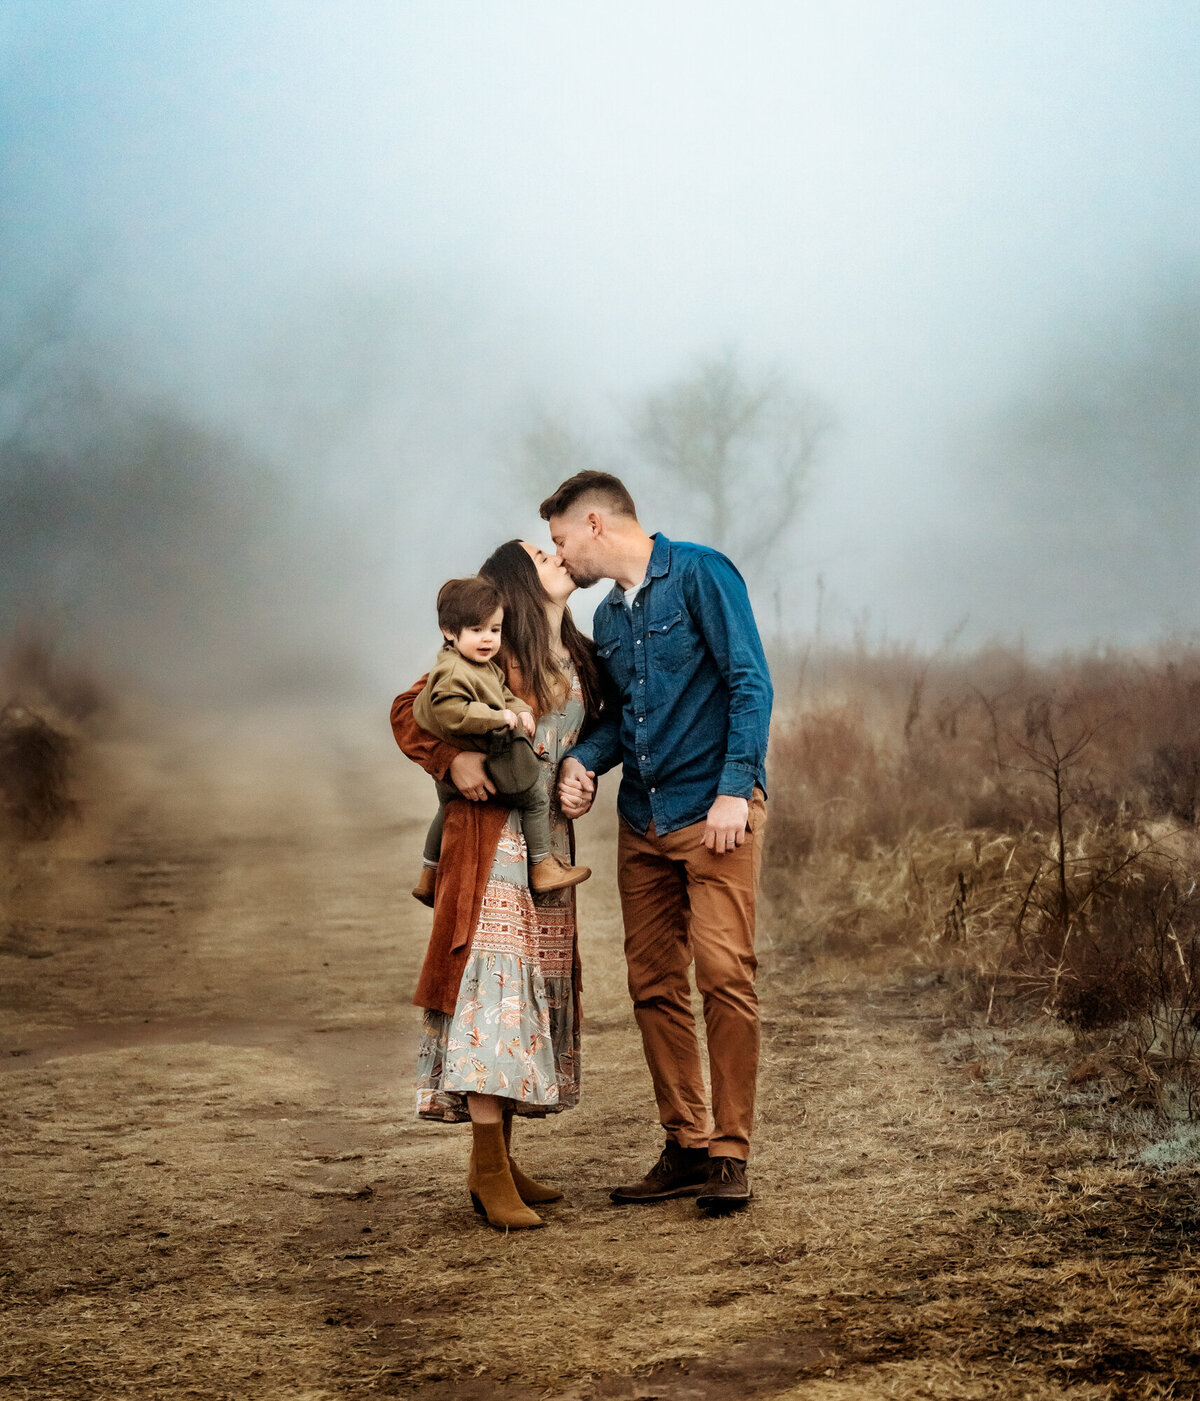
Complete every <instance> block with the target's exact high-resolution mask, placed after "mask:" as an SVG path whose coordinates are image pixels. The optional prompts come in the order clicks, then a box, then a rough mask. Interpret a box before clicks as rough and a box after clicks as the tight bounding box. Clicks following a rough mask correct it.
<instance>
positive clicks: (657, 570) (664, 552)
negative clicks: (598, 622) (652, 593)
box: [608, 530, 671, 608]
mask: <svg viewBox="0 0 1200 1401" xmlns="http://www.w3.org/2000/svg"><path fill="white" fill-rule="evenodd" d="M650 538H651V540H653V541H654V549H653V550H652V551H651V552H650V563H649V564H648V565H647V566H646V577H645V579H643V580H642V583H643V584H645V583H648V582H649V581H650V580H651V579H661V578H662V576H663V575H664V574H668V573H670V570H671V542H670V540H668V539H667V537H666V536H665V535H664V534H663V533H662V531H661V530H658V531H655V533H654V534H653V535H651V537H650ZM608 602H609V603H610V604H612V605H613V606H614V607H621V608H624V606H625V590H624V589H623V588H622V587H621V586H620V584H618V583H616V582H615V581H614V582H613V586H612V592H611V593H610V594H609V595H608Z"/></svg>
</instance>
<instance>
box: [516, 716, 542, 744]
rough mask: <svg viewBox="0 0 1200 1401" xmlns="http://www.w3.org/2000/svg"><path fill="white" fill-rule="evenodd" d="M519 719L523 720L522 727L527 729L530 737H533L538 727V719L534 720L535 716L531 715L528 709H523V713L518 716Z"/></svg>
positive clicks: (526, 731)
mask: <svg viewBox="0 0 1200 1401" xmlns="http://www.w3.org/2000/svg"><path fill="white" fill-rule="evenodd" d="M517 719H518V720H520V722H521V728H522V729H523V730H524V731H525V733H526V734H527V735H528V736H529V738H530V739H532V738H533V734H534V731H535V730H536V729H537V721H536V720H534V718H533V716H532V715H530V713H529V711H528V710H522V711H521V713H520V714H519V715H518V716H517Z"/></svg>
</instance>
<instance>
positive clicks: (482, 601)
mask: <svg viewBox="0 0 1200 1401" xmlns="http://www.w3.org/2000/svg"><path fill="white" fill-rule="evenodd" d="M500 607H502V604H501V602H500V593H499V590H498V589H497V588H496V586H495V585H494V584H489V583H488V581H487V580H486V579H480V578H479V577H478V576H474V577H472V578H470V579H448V580H447V581H446V582H445V583H444V584H443V585H442V587H441V588H440V589H439V590H438V596H437V615H438V627H440V628H441V630H442V631H443V632H449V633H453V635H454V636H455V637H457V636H458V635H459V633H460V632H462V630H463V628H477V627H480V626H481V625H482V624H483V623H486V622H487V620H488V619H489V618H490V617H491V616H492V614H493V613H495V611H496V610H497V609H498V608H500Z"/></svg>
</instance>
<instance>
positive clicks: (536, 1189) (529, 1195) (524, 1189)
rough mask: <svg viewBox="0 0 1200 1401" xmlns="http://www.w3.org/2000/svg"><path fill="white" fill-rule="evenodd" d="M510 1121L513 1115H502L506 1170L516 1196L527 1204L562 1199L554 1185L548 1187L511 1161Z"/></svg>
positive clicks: (532, 1204) (531, 1204)
mask: <svg viewBox="0 0 1200 1401" xmlns="http://www.w3.org/2000/svg"><path fill="white" fill-rule="evenodd" d="M512 1122H513V1116H512V1115H511V1114H506V1115H505V1116H504V1147H505V1151H506V1152H507V1153H508V1170H509V1172H511V1173H512V1180H513V1186H514V1187H515V1188H516V1189H517V1196H519V1197H520V1198H521V1200H522V1201H523V1202H524V1203H525V1204H526V1205H527V1206H534V1205H535V1204H537V1203H539V1202H558V1201H561V1200H562V1193H561V1192H560V1191H559V1190H558V1189H557V1188H556V1187H550V1186H548V1185H547V1184H546V1183H545V1182H538V1181H537V1180H536V1179H535V1178H532V1177H529V1176H528V1175H527V1174H526V1173H523V1172H522V1171H521V1169H520V1168H519V1167H518V1166H517V1165H516V1163H514V1162H513V1159H512Z"/></svg>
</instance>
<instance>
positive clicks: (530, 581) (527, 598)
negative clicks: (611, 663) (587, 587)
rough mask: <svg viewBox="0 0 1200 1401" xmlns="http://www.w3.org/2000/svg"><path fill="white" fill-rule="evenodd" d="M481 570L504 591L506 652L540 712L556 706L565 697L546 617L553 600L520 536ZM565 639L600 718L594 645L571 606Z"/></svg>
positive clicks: (587, 702) (586, 699)
mask: <svg viewBox="0 0 1200 1401" xmlns="http://www.w3.org/2000/svg"><path fill="white" fill-rule="evenodd" d="M479 572H480V574H481V575H482V576H483V578H485V579H486V580H487V581H488V582H489V583H491V584H494V585H495V586H496V588H497V589H499V591H500V597H501V599H502V601H503V603H504V631H503V634H502V636H503V639H504V642H503V647H502V649H501V650H502V652H503V653H504V654H505V655H506V656H507V657H508V658H510V659H511V660H512V661H514V662H515V663H516V664H517V666H518V667H519V668H520V670H521V677H522V679H523V682H524V685H525V686H526V688H527V689H528V691H529V693H530V694H531V695H532V697H533V699H534V701H535V702H536V704H537V708H538V710H539V712H541V713H542V714H545V712H546V711H548V710H553V709H555V708H556V707H557V706H559V705H561V704H562V702H563V700H564V699H565V696H564V692H563V675H562V672H561V671H560V670H559V669H558V667H557V666H555V664H554V658H553V657H552V655H551V637H550V623H549V620H548V619H547V617H546V604H547V603H549V602H550V599H549V596H548V595H547V593H546V590H545V589H544V588H543V587H542V581H541V580H540V579H539V578H538V572H537V566H536V565H535V564H534V562H533V560H532V558H531V557H530V554H529V551H528V550H526V549H525V547H524V545H522V544H521V542H520V540H506V541H505V542H504V544H503V545H501V546H500V548H499V549H498V550H494V551H493V552H492V553H491V554H490V555H489V556H488V557H487V559H485V560H484V562H483V564H482V565H481V566H480V569H479ZM562 640H563V646H564V647H565V648H566V649H567V652H568V653H569V654H570V657H571V660H572V661H573V662H574V663H575V670H576V672H577V673H578V675H579V685H580V688H581V689H582V691H583V704H584V707H585V708H586V710H587V713H588V715H589V716H595V715H596V714H597V713H598V712H599V710H600V700H601V692H600V671H599V668H598V667H597V665H596V650H595V644H594V643H593V642H592V641H591V639H590V638H587V637H585V636H584V635H583V633H581V632H580V631H579V629H578V628H577V627H576V626H575V622H574V619H573V618H572V617H571V610H570V609H569V608H567V609H564V611H563V620H562Z"/></svg>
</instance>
